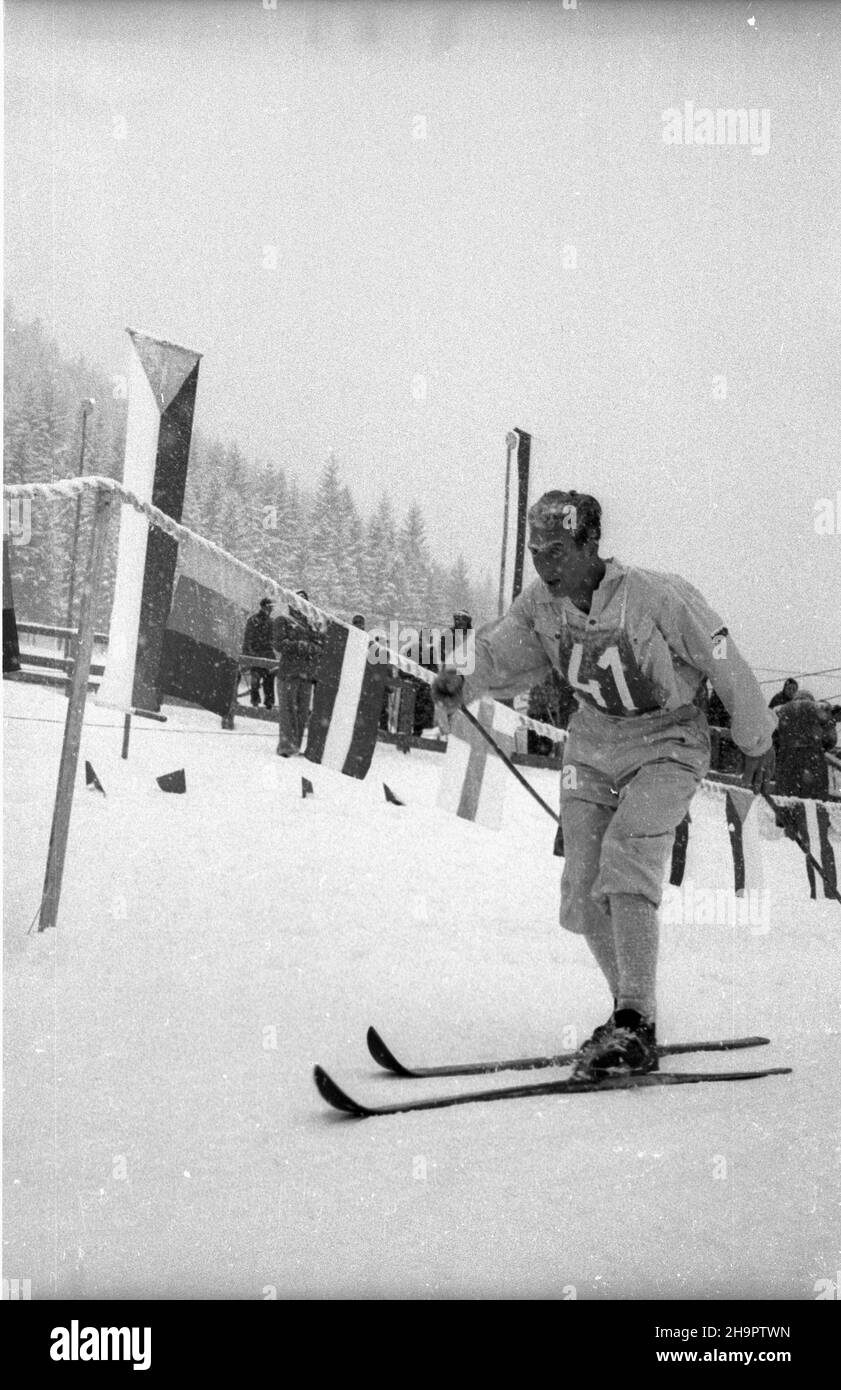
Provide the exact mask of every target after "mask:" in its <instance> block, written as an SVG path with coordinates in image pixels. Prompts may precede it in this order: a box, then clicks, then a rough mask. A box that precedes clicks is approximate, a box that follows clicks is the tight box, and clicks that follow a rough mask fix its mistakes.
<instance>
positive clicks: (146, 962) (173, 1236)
mask: <svg viewBox="0 0 841 1390" xmlns="http://www.w3.org/2000/svg"><path fill="white" fill-rule="evenodd" d="M4 690H5V716H6V718H5V783H6V785H5V795H6V834H5V940H6V956H5V1052H6V1058H5V1062H6V1099H5V1239H6V1249H5V1256H4V1271H3V1272H4V1274H5V1275H6V1276H7V1277H13V1278H30V1279H31V1280H32V1295H33V1297H34V1298H45V1297H50V1296H55V1295H56V1294H57V1295H58V1296H61V1297H160V1298H178V1297H193V1298H202V1297H205V1298H210V1297H217V1298H250V1299H258V1298H261V1297H266V1296H270V1294H271V1291H276V1293H277V1296H278V1297H302V1296H314V1297H337V1296H338V1297H342V1296H345V1297H377V1296H383V1295H391V1296H403V1297H420V1298H424V1297H430V1298H434V1297H459V1296H461V1297H467V1298H473V1297H479V1298H480V1297H488V1296H497V1297H557V1298H562V1297H570V1296H577V1297H578V1298H594V1297H608V1298H665V1297H685V1298H716V1297H735V1298H745V1297H774V1298H798V1299H800V1298H803V1299H808V1298H813V1297H814V1296H815V1293H814V1285H815V1281H816V1280H818V1279H822V1278H832V1277H834V1275H835V1271H836V1270H837V1269H838V1268H839V1246H840V1245H841V1242H839V1224H840V1223H839V1166H840V1164H841V1138H839V1133H838V1112H839V1104H838V1100H839V1097H838V1082H837V1078H838V1075H839V1062H841V1041H840V1039H841V1024H839V1011H838V969H839V952H841V908H839V907H838V906H837V905H835V904H833V903H831V902H826V901H824V900H823V899H821V900H819V901H818V902H810V900H809V898H808V891H807V887H806V878H805V873H804V871H803V868H802V863H801V862H800V860H799V855H798V851H797V850H796V849H795V848H794V847H793V846H792V845H790V844H789V843H787V842H784V841H781V840H773V841H766V842H763V848H764V856H765V870H766V875H767V887H768V889H769V897H768V900H767V901H768V907H769V913H770V916H769V920H768V929H767V930H765V929H764V927H761V928H756V927H751V926H749V925H745V926H739V925H736V926H730V925H728V923H727V921H726V920H724V921H720V922H719V923H718V924H710V925H705V926H697V925H696V926H687V925H674V926H670V927H667V928H665V929H664V942H663V953H662V970H661V1021H660V1032H661V1035H662V1037H663V1039H664V1040H665V1039H677V1038H687V1037H698V1036H707V1037H713V1036H721V1035H724V1034H732V1033H763V1032H764V1033H767V1034H769V1035H770V1036H771V1037H772V1038H773V1045H772V1046H771V1047H769V1048H765V1049H762V1050H760V1051H757V1052H755V1053H748V1054H742V1058H743V1059H745V1060H746V1061H748V1059H749V1063H753V1061H754V1059H755V1060H756V1063H757V1065H774V1064H780V1065H791V1066H793V1067H794V1069H795V1070H794V1074H793V1075H792V1076H790V1077H779V1078H771V1079H768V1080H765V1081H762V1082H754V1083H743V1084H740V1085H735V1084H734V1085H732V1086H727V1087H707V1088H705V1087H688V1088H681V1089H678V1090H674V1091H663V1092H651V1093H644V1092H643V1093H637V1094H616V1095H611V1096H604V1095H602V1096H599V1095H590V1096H578V1097H573V1098H567V1099H562V1098H552V1097H544V1098H541V1099H537V1100H534V1101H529V1100H523V1101H516V1102H505V1103H503V1104H498V1105H490V1106H475V1107H474V1106H465V1107H461V1108H458V1109H455V1110H451V1111H445V1112H430V1113H423V1114H417V1115H408V1116H396V1117H393V1118H387V1119H377V1120H369V1121H365V1122H353V1121H348V1120H343V1119H341V1118H340V1117H334V1116H333V1115H331V1114H330V1113H328V1112H327V1111H326V1110H325V1107H324V1106H323V1105H322V1103H321V1101H320V1100H319V1098H318V1096H317V1094H316V1092H315V1090H314V1087H313V1085H312V1081H311V1068H312V1064H313V1062H315V1061H320V1062H321V1063H322V1064H323V1065H325V1066H326V1067H327V1068H328V1069H329V1070H330V1071H331V1072H333V1074H334V1075H335V1076H336V1078H337V1079H338V1080H341V1081H343V1082H344V1083H345V1084H346V1085H347V1086H348V1088H349V1089H350V1090H351V1091H353V1092H355V1093H357V1094H359V1095H360V1096H363V1097H366V1098H371V1099H373V1100H375V1101H377V1100H381V1099H385V1098H386V1097H391V1096H393V1095H395V1094H397V1095H403V1094H411V1095H415V1094H418V1095H420V1094H423V1093H432V1091H433V1090H437V1089H446V1090H453V1091H457V1090H461V1089H465V1088H469V1087H475V1086H476V1085H477V1082H476V1080H475V1079H474V1080H473V1081H471V1080H470V1079H469V1078H468V1079H464V1080H461V1079H451V1080H448V1081H443V1082H437V1083H436V1082H422V1081H416V1082H412V1081H400V1080H395V1079H392V1078H389V1077H386V1076H385V1075H383V1074H378V1073H377V1069H376V1067H375V1066H374V1064H373V1063H372V1062H371V1061H370V1059H369V1058H368V1056H367V1052H366V1050H365V1043H364V1036H365V1029H366V1027H367V1025H368V1024H369V1023H371V1022H376V1023H377V1025H378V1026H379V1027H380V1028H381V1030H382V1032H383V1034H384V1035H385V1037H386V1038H387V1039H388V1041H389V1042H391V1044H392V1045H393V1046H394V1048H395V1050H396V1051H397V1052H398V1054H399V1055H403V1056H405V1057H406V1059H407V1060H416V1061H419V1062H433V1061H436V1060H437V1061H455V1060H459V1059H472V1058H479V1057H482V1056H491V1057H493V1056H499V1055H501V1054H509V1055H513V1054H516V1053H517V1052H529V1053H532V1052H538V1051H544V1050H547V1051H548V1050H550V1049H553V1048H557V1047H559V1046H565V1045H569V1043H570V1041H571V1035H570V1033H569V1031H568V1030H570V1029H574V1028H575V1029H578V1030H579V1035H581V1034H583V1033H584V1032H585V1031H589V1029H590V1028H591V1027H592V1026H593V1025H594V1024H595V1023H596V1022H599V1021H601V1019H602V1018H603V1017H605V1016H606V1013H607V1011H608V1004H609V1001H608V999H607V996H606V992H605V989H604V986H603V984H602V982H601V980H600V977H599V975H598V973H597V971H596V969H595V967H594V965H593V964H592V963H591V961H590V959H589V957H588V954H587V952H586V948H585V947H584V946H583V945H582V943H581V942H580V941H579V940H578V939H576V938H573V937H571V936H569V935H568V934H566V933H562V932H561V931H560V929H559V928H558V926H557V921H556V917H557V898H558V878H559V873H560V867H561V864H560V861H559V860H558V859H555V858H554V857H553V855H552V842H553V831H554V827H553V825H552V823H551V822H550V821H549V819H548V818H547V817H546V816H545V814H544V813H543V812H542V811H541V810H540V808H539V807H538V806H537V805H535V804H534V803H533V802H532V801H531V799H530V798H529V797H528V796H527V795H526V794H525V793H524V792H523V791H522V790H521V789H519V788H518V787H517V786H516V785H515V784H514V783H513V781H512V785H511V789H510V792H509V800H508V802H507V805H506V813H505V830H504V833H501V834H494V833H492V832H490V831H487V830H483V829H481V828H478V827H475V826H472V825H469V824H466V823H464V822H461V821H458V820H456V819H455V818H451V817H447V816H445V815H444V814H443V813H442V812H439V811H438V810H437V809H436V806H435V796H436V789H437V782H438V775H439V771H440V766H441V762H440V755H439V754H435V753H423V752H416V751H413V752H412V753H411V754H409V755H408V756H406V755H403V754H401V753H399V752H397V751H396V750H395V749H393V748H389V747H383V746H381V747H380V748H378V751H377V754H376V757H375V762H374V766H373V769H372V771H371V773H370V775H369V777H368V778H367V779H366V781H365V782H363V783H357V782H354V781H352V780H351V779H348V778H343V777H341V776H340V775H338V774H334V773H331V772H329V771H327V770H325V769H321V768H318V767H313V766H311V765H310V764H308V763H306V762H305V761H304V760H300V759H289V760H282V759H278V758H277V757H276V755H275V752H274V737H273V730H272V728H271V726H267V725H253V724H248V723H246V722H244V721H243V722H242V723H241V724H240V727H239V728H238V729H237V731H236V732H235V733H233V734H231V733H228V734H225V733H222V732H221V731H220V729H219V723H218V720H216V719H214V718H213V717H212V716H209V715H204V714H202V713H200V712H196V711H188V710H184V709H175V708H170V709H169V710H168V711H167V712H168V714H169V716H170V719H169V722H168V723H167V724H166V725H164V726H161V725H157V724H151V723H143V722H142V721H135V724H134V730H133V735H132V746H131V753H130V757H129V759H128V761H127V762H124V761H122V760H121V758H120V745H121V737H122V721H121V718H120V717H119V716H118V715H116V714H114V713H113V712H111V711H105V710H101V709H97V708H96V707H95V706H93V705H90V706H89V709H88V715H87V719H86V727H85V732H84V737H83V744H82V758H83V759H84V758H89V759H90V760H91V762H92V763H93V765H94V767H95V768H96V771H97V773H98V775H99V777H100V779H101V780H102V782H103V784H104V786H105V788H106V791H107V796H106V797H105V798H103V797H101V796H97V795H95V794H93V793H89V792H86V791H85V789H84V778H83V775H81V773H80V779H79V784H78V789H77V793H76V803H75V808H74V818H73V824H72V829H71V836H70V843H69V848H68V856H67V869H66V874H65V882H64V893H63V900H62V907H61V913H60V919H59V929H58V931H57V932H54V933H52V932H51V933H45V934H43V935H36V934H32V935H27V934H26V928H27V926H28V925H29V923H30V921H31V920H32V917H33V914H34V912H35V910H36V907H37V903H38V899H39V895H40V891H41V884H42V878H43V869H44V859H45V853H46V845H47V839H48V834H49V824H50V816H51V811H52V800H53V795H54V789H55V777H56V769H57V760H58V752H59V748H60V743H61V733H62V723H63V718H64V712H65V709H66V703H65V701H64V698H63V697H62V696H61V695H58V694H53V693H52V692H50V691H47V690H44V689H42V688H36V687H29V686H25V685H9V684H7V685H6V686H5V688H4ZM177 767H184V768H185V769H186V774H187V789H188V790H187V795H186V796H167V795H165V794H163V793H162V792H160V791H159V789H158V787H157V786H156V785H155V781H154V778H155V776H157V775H159V774H160V773H163V772H167V771H171V770H173V769H175V768H177ZM302 773H305V774H306V775H307V776H308V777H310V779H311V780H312V782H313V783H314V785H315V789H316V794H315V796H314V797H311V798H308V799H307V800H303V799H302V798H301V792H300V778H301V774H302ZM528 775H529V777H530V778H531V779H532V781H533V783H534V785H535V786H537V788H538V789H539V790H540V791H541V792H542V794H543V795H544V796H545V797H546V798H547V799H548V800H549V801H550V802H552V803H553V804H554V802H555V800H556V797H557V776H556V775H553V774H550V773H545V772H537V771H534V770H530V771H529V773H528ZM383 780H385V781H387V782H388V783H389V785H390V786H391V787H392V788H393V789H394V790H395V792H396V793H397V794H398V795H400V796H402V797H404V798H405V800H406V801H407V803H408V804H407V805H406V806H405V807H402V808H401V807H396V806H391V805H387V804H386V802H385V801H384V798H383V793H382V782H383ZM694 813H695V816H696V828H698V829H699V830H700V831H701V832H703V833H702V836H701V839H699V840H698V841H696V846H697V845H698V844H701V843H702V849H701V850H700V851H699V853H700V855H701V859H700V861H699V863H698V864H696V872H697V873H698V875H699V881H700V879H703V881H704V882H706V883H708V884H713V885H715V884H718V885H720V886H722V887H723V886H725V885H726V884H727V882H728V876H729V872H730V871H729V851H728V848H727V838H726V829H725V827H724V821H723V817H722V816H720V815H718V814H717V812H716V808H715V805H714V803H713V802H712V801H711V799H710V798H704V797H699V798H697V799H696V806H695V810H694ZM672 891H674V890H672ZM742 1058H737V1059H736V1061H735V1062H734V1061H732V1060H731V1059H728V1058H726V1057H713V1058H712V1059H711V1058H709V1057H707V1058H703V1057H699V1056H693V1057H688V1058H684V1059H680V1062H679V1065H680V1066H681V1067H686V1068H697V1069H699V1070H701V1069H704V1068H706V1067H715V1068H719V1067H720V1068H724V1067H727V1066H730V1065H734V1064H735V1065H738V1064H739V1062H740V1061H741V1060H742ZM542 1075H543V1076H546V1075H547V1074H546V1073H543V1074H542ZM505 1080H506V1078H500V1079H499V1081H498V1082H497V1081H496V1080H495V1079H494V1078H491V1080H490V1083H489V1084H491V1085H494V1084H500V1085H501V1084H505ZM481 1084H484V1083H481Z"/></svg>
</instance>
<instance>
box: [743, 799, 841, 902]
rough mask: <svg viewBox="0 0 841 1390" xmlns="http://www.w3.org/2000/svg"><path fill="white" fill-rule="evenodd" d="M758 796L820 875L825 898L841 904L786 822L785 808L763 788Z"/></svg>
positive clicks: (835, 892) (821, 869)
mask: <svg viewBox="0 0 841 1390" xmlns="http://www.w3.org/2000/svg"><path fill="white" fill-rule="evenodd" d="M759 795H760V796H761V797H762V799H763V801H767V803H768V805H769V806H770V807H771V810H772V811H773V812H774V820H775V822H776V824H777V825H778V826H780V828H781V829H782V830H784V831H785V833H786V835H787V836H788V838H789V839H790V840H794V843H795V844H796V845H797V847H798V848H799V849H801V850H802V851H803V853H804V854H805V856H806V859H807V861H808V863H809V864H811V866H812V868H813V869H814V870H815V872H816V873H818V874H820V876H821V878H822V879H823V882H824V887H825V888H826V894H827V897H829V898H834V899H835V901H836V902H839V903H841V893H839V892H838V889H837V888H834V887H833V885H832V884H831V883H830V881H829V879H828V877H827V875H826V874H825V873H824V869H823V865H822V864H820V863H818V860H817V859H816V858H815V856H814V855H813V854H812V852H811V851H810V849H809V848H808V846H807V845H806V844H805V843H804V841H803V840H801V838H800V836H799V834H798V833H797V829H796V827H795V826H793V825H792V824H791V822H790V821H789V820H788V817H787V816H786V815H785V814H784V812H785V807H783V806H781V805H780V804H779V802H777V801H775V800H774V798H773V796H771V794H770V792H767V791H766V790H765V788H764V787H763V788H762V789H761V791H760V793H759Z"/></svg>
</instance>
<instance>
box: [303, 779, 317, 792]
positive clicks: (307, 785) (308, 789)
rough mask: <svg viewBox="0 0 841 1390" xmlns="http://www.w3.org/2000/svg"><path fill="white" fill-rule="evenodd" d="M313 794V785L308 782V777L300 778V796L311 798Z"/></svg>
mask: <svg viewBox="0 0 841 1390" xmlns="http://www.w3.org/2000/svg"><path fill="white" fill-rule="evenodd" d="M314 792H315V788H314V787H313V784H312V782H311V781H310V779H309V777H302V778H301V796H312V795H313V794H314Z"/></svg>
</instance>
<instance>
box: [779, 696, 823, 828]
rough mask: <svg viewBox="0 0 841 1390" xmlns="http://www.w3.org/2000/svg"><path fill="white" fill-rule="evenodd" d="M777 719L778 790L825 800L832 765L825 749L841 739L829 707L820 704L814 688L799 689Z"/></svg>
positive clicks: (784, 793) (782, 792)
mask: <svg viewBox="0 0 841 1390" xmlns="http://www.w3.org/2000/svg"><path fill="white" fill-rule="evenodd" d="M777 719H778V720H779V724H778V727H777V735H778V744H777V771H776V777H775V782H776V790H777V792H778V793H779V794H780V796H800V797H808V798H815V799H817V800H819V801H825V800H826V798H827V797H828V795H829V768H828V766H827V762H826V758H825V757H824V753H825V752H828V751H829V750H830V749H832V748H834V747H835V745H836V742H837V734H836V731H835V725H834V723H833V722H832V719H831V717H830V716H829V711H828V709H826V708H825V707H824V708H822V707H821V706H820V705H818V704H816V703H815V697H814V695H812V694H811V692H810V691H808V690H799V691H798V692H797V694H796V695H795V697H794V699H793V700H789V701H788V702H787V703H786V704H784V705H782V706H781V707H780V709H779V711H778V713H777Z"/></svg>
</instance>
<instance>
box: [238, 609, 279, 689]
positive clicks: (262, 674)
mask: <svg viewBox="0 0 841 1390" xmlns="http://www.w3.org/2000/svg"><path fill="white" fill-rule="evenodd" d="M272 607H273V604H272V600H271V599H270V598H261V599H260V607H259V609H258V610H257V612H256V613H252V614H251V617H250V618H249V619H248V622H247V623H246V624H245V636H244V637H243V639H242V651H243V655H244V656H262V657H267V658H269V659H270V660H272V661H273V660H274V648H273V646H272ZM261 686H262V689H263V703H264V704H265V706H266V709H273V708H274V671H270V670H268V668H267V667H265V666H252V667H251V703H252V705H254V707H255V709H256V707H257V706H258V705H259V703H260V687H261Z"/></svg>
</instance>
